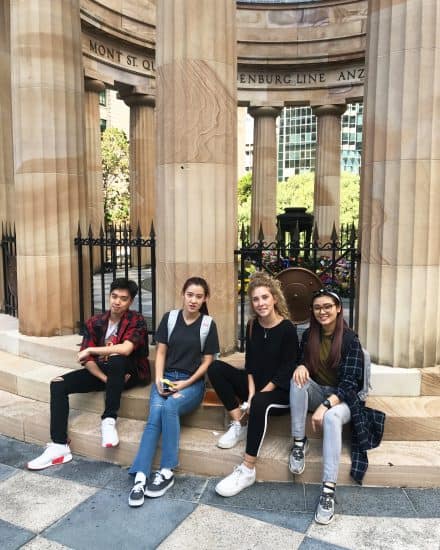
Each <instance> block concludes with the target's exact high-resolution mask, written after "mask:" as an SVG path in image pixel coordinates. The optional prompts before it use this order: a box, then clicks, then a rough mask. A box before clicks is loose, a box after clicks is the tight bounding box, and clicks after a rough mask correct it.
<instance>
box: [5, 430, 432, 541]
mask: <svg viewBox="0 0 440 550" xmlns="http://www.w3.org/2000/svg"><path fill="white" fill-rule="evenodd" d="M40 451H41V448H40V447H38V446H36V445H31V444H27V443H22V442H19V441H16V440H13V439H10V438H7V437H3V436H0V548H1V550H13V549H15V548H26V549H32V550H35V549H54V550H56V549H61V548H73V549H78V550H82V549H85V550H90V548H93V550H101V549H103V550H104V549H105V550H112V549H118V550H120V549H130V550H131V549H149V548H160V549H162V550H165V549H166V550H168V549H169V550H175V549H182V550H183V549H185V550H191V549H197V550H199V549H209V550H214V549H234V550H235V549H237V550H245V549H250V548H260V549H269V548H276V549H277V550H284V549H297V548H299V549H301V550H314V549H322V550H330V549H342V548H350V549H351V548H353V549H356V550H360V549H363V548H368V549H370V550H371V549H386V550H392V549H396V550H397V549H399V550H402V549H410V548H414V549H418V550H422V549H429V550H431V549H433V550H438V549H439V548H440V521H439V518H440V489H386V488H367V487H364V488H360V487H340V488H339V490H338V501H339V503H338V505H337V512H338V513H337V516H336V518H335V520H334V521H333V523H332V524H330V525H329V526H326V527H324V526H319V525H316V524H315V523H314V521H313V510H314V506H315V502H316V498H317V495H318V490H319V488H318V486H317V485H302V484H293V483H292V484H290V483H257V484H256V485H254V486H253V487H251V488H249V489H248V490H246V491H244V492H243V493H242V494H241V495H238V496H236V497H233V498H230V499H223V498H221V497H219V496H217V495H216V494H215V492H214V485H215V483H216V480H215V479H207V478H202V477H189V476H178V477H177V480H176V484H175V486H174V487H173V488H172V489H170V490H169V491H168V493H166V495H165V496H164V497H162V498H159V499H157V500H147V501H146V502H145V504H144V506H143V507H141V508H137V509H131V508H129V507H128V504H127V495H128V492H129V489H130V487H131V482H130V479H129V476H128V474H127V471H126V470H125V469H122V468H120V467H118V466H115V465H112V464H108V463H104V462H98V461H93V460H87V459H84V458H81V457H77V456H75V457H74V460H73V461H72V462H71V463H69V464H65V465H64V466H55V467H52V468H49V469H48V470H45V471H43V472H40V473H31V472H28V471H27V470H25V469H24V466H25V464H26V462H27V461H28V460H29V459H31V458H34V457H35V456H36V454H37V453H39V452H40Z"/></svg>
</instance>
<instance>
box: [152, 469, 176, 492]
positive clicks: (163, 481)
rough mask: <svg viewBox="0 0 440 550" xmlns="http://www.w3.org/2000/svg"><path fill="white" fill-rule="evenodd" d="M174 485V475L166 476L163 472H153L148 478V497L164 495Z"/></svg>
mask: <svg viewBox="0 0 440 550" xmlns="http://www.w3.org/2000/svg"><path fill="white" fill-rule="evenodd" d="M173 485H174V476H173V475H172V476H171V477H170V478H168V479H167V478H166V477H165V476H164V475H163V474H162V473H161V472H153V474H152V476H151V477H150V479H149V480H148V484H147V487H146V489H145V494H146V495H147V497H150V498H156V497H161V496H162V495H164V494H165V493H166V492H167V491H168V489H169V488H170V487H172V486H173Z"/></svg>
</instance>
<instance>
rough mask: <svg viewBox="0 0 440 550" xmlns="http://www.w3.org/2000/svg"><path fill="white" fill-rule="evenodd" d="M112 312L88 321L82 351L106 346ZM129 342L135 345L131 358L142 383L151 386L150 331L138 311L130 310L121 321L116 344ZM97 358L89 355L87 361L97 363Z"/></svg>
mask: <svg viewBox="0 0 440 550" xmlns="http://www.w3.org/2000/svg"><path fill="white" fill-rule="evenodd" d="M109 318H110V311H106V312H105V313H102V314H101V315H95V316H94V317H91V318H90V319H88V320H87V322H86V325H85V329H84V337H83V340H82V343H81V350H83V349H85V348H94V347H98V346H105V333H106V332H107V326H108V321H109ZM126 340H129V341H130V342H131V343H132V344H133V345H134V350H133V352H132V353H131V355H130V358H131V359H133V360H134V362H135V364H136V366H137V369H138V374H139V379H140V380H142V382H144V383H146V384H149V383H150V380H151V372H150V363H149V361H148V331H147V323H146V321H145V319H144V317H143V316H142V315H141V314H140V313H138V312H137V311H131V310H128V311H126V312H125V313H124V315H123V316H122V318H121V320H120V321H119V326H118V332H117V335H116V341H115V342H114V343H115V344H122V343H123V342H125V341H126ZM96 360H97V358H96V357H94V356H92V355H89V357H87V358H86V361H95V362H96Z"/></svg>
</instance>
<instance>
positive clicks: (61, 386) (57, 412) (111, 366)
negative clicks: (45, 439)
mask: <svg viewBox="0 0 440 550" xmlns="http://www.w3.org/2000/svg"><path fill="white" fill-rule="evenodd" d="M97 364H98V366H99V368H100V369H101V370H102V372H103V373H104V374H105V375H106V376H107V382H106V383H105V382H102V381H101V380H99V378H97V377H96V376H93V374H91V373H90V372H89V371H88V370H87V369H86V368H84V369H79V370H75V371H72V372H69V373H67V374H64V375H62V376H61V377H59V378H60V380H52V382H51V383H50V437H51V439H52V441H53V442H54V443H60V444H62V445H64V444H66V443H67V441H68V438H67V421H68V417H69V395H70V394H71V393H89V392H92V391H103V390H104V391H105V410H104V412H103V414H102V416H101V418H108V417H111V418H116V417H117V413H118V410H119V406H120V404H121V393H122V390H124V389H128V388H132V387H133V386H136V385H137V384H138V383H139V377H138V374H137V368H136V365H135V364H134V363H133V361H132V360H131V358H130V357H126V356H125V355H112V356H110V357H109V358H108V361H107V362H105V363H97ZM126 374H130V379H129V380H128V381H127V382H125V375H126Z"/></svg>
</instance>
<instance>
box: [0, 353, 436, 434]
mask: <svg viewBox="0 0 440 550" xmlns="http://www.w3.org/2000/svg"><path fill="white" fill-rule="evenodd" d="M65 372H66V369H64V368H61V367H58V366H55V365H48V364H46V363H40V362H38V361H33V360H31V359H25V358H21V357H17V356H15V355H10V354H8V353H5V352H1V351H0V389H2V390H5V391H8V392H11V393H15V394H17V395H20V396H21V397H27V398H30V399H33V400H36V401H41V402H45V403H49V396H50V389H49V388H50V381H51V380H52V379H53V378H55V377H56V376H59V375H62V374H63V373H65ZM150 391H151V385H149V386H147V387H142V386H140V387H136V388H132V389H130V390H126V391H125V392H123V394H122V398H121V408H120V411H119V415H120V417H121V418H127V419H135V420H140V421H145V418H146V415H147V411H148V403H149V397H150ZM367 404H368V405H369V406H370V407H373V408H377V409H379V410H383V411H384V412H385V413H386V414H387V422H386V426H385V439H387V440H406V439H411V440H414V441H428V440H434V441H436V440H440V396H424V397H423V396H422V397H401V396H397V397H396V396H374V395H371V396H370V397H369V398H368V401H367ZM70 405H71V408H72V409H78V410H81V411H84V412H91V413H96V414H101V413H102V410H103V406H104V399H103V393H102V392H91V393H87V394H74V395H72V396H70ZM227 422H228V419H227V414H226V413H225V410H224V408H223V405H222V404H221V403H220V401H219V399H218V397H217V396H216V394H215V392H214V391H213V390H212V389H208V391H207V393H206V397H205V400H204V402H203V404H202V405H201V406H200V407H198V408H197V409H196V410H195V411H194V412H192V413H191V414H189V415H186V416H184V417H183V418H182V425H184V426H190V427H194V428H205V429H211V430H216V431H217V432H222V431H223V430H224V429H225V425H226V423H227ZM306 431H307V434H308V436H309V437H310V438H311V439H314V438H319V437H320V434H319V433H314V432H313V431H312V429H311V421H310V415H309V416H308V419H307V426H306ZM268 433H269V434H270V435H274V436H281V437H286V436H288V435H289V434H290V416H289V415H284V416H281V417H273V418H272V419H271V422H270V423H269V427H268ZM344 438H345V439H346V440H349V438H350V435H349V430H348V429H344Z"/></svg>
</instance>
